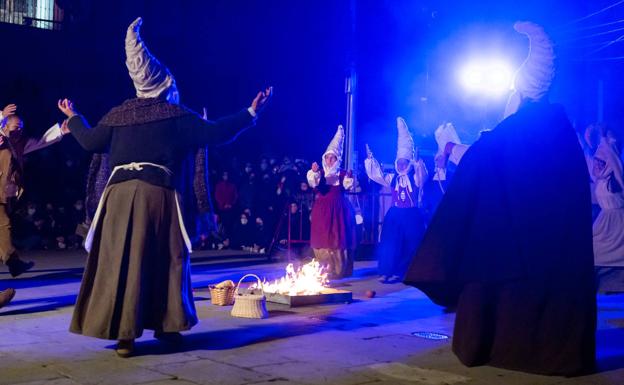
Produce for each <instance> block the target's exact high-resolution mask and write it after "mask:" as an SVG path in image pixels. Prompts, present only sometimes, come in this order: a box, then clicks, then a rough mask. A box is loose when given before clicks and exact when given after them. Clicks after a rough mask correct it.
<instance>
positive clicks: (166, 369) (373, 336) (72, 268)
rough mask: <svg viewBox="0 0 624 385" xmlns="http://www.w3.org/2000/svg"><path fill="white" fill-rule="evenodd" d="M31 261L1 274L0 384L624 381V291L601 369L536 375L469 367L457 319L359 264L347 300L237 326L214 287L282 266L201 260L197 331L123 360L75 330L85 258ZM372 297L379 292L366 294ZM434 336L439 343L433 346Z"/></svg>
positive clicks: (603, 299) (601, 301)
mask: <svg viewBox="0 0 624 385" xmlns="http://www.w3.org/2000/svg"><path fill="white" fill-rule="evenodd" d="M25 259H34V260H35V261H36V262H37V265H36V268H35V269H34V271H32V272H29V273H27V274H24V276H23V277H19V278H18V279H12V278H10V277H9V276H8V274H7V273H6V272H5V271H0V289H3V288H5V287H15V288H16V289H17V296H16V297H15V300H14V302H12V303H11V304H9V305H8V306H6V307H5V308H3V309H0V385H2V384H41V385H76V384H83V385H91V384H130V385H132V384H153V385H161V384H174V385H189V384H195V385H197V384H234V385H239V384H240V385H247V384H258V385H260V384H273V385H275V384H295V385H297V384H332V385H333V384H337V385H340V384H345V385H368V384H375V385H386V384H393V385H402V384H407V385H409V384H426V385H431V384H433V385H437V384H442V383H445V384H449V385H451V384H460V385H463V384H469V385H481V384H488V385H490V384H496V385H498V384H501V385H508V384H509V385H516V384H518V385H519V384H530V385H616V384H617V385H622V384H624V329H623V328H624V295H615V296H598V310H599V313H598V331H597V344H598V353H597V359H598V362H599V365H600V371H599V372H598V373H596V374H593V375H591V376H585V377H577V378H563V377H547V376H536V375H531V374H526V373H521V372H514V371H507V370H503V369H497V368H492V367H487V366H484V367H476V368H467V367H465V366H463V365H462V364H461V363H460V362H459V361H458V360H457V358H456V357H455V356H454V355H453V353H452V352H451V342H452V337H453V323H454V319H455V317H454V314H453V313H449V312H446V311H445V309H443V308H441V307H439V306H436V305H434V304H433V303H431V301H429V299H427V297H426V296H425V295H424V294H423V293H422V292H420V291H418V290H416V289H413V288H409V287H406V286H403V285H401V284H394V285H383V284H380V283H379V282H377V280H376V276H375V262H372V261H358V262H356V265H355V276H354V277H353V278H349V279H346V280H343V281H340V282H334V283H333V285H334V286H335V287H338V288H341V289H347V290H351V291H353V302H351V303H349V304H329V305H314V306H307V307H300V308H289V307H288V306H285V305H279V304H269V305H268V309H269V313H270V317H269V318H268V319H263V320H257V319H244V318H234V317H232V316H231V315H230V311H231V307H227V306H226V307H220V306H214V305H211V303H210V299H209V298H210V293H209V291H208V290H207V285H209V284H213V283H217V282H220V281H222V280H225V279H233V280H238V278H240V277H241V276H242V275H244V274H245V273H256V274H258V275H260V276H261V277H267V279H270V278H277V277H279V276H281V275H282V274H283V271H284V266H285V262H279V261H278V262H273V263H268V262H267V261H266V258H264V257H258V256H257V255H251V256H250V255H237V254H230V255H218V254H215V253H202V252H199V253H194V254H193V257H192V260H193V266H192V268H193V286H194V288H195V290H194V295H195V300H196V302H195V304H196V307H197V312H198V316H199V318H200V323H199V324H198V325H197V326H196V327H195V328H193V330H191V331H189V332H186V333H183V334H184V341H183V343H182V344H180V345H178V346H171V345H163V344H161V343H160V342H159V341H156V340H154V338H153V335H152V332H150V331H146V332H145V334H144V335H143V337H141V338H140V339H138V340H137V342H136V346H137V349H136V356H134V357H131V358H128V359H121V358H118V357H117V356H116V355H115V353H114V346H115V342H114V341H105V340H98V339H94V338H88V337H84V336H80V335H75V334H71V333H69V332H68V330H67V329H68V326H69V322H70V319H71V313H72V307H73V303H74V301H75V298H76V294H77V292H78V288H79V285H80V278H81V274H82V268H83V265H84V261H85V256H84V253H81V252H73V253H72V252H67V253H44V252H42V253H36V254H32V255H28V254H26V255H25ZM367 290H375V291H376V296H375V297H373V298H368V297H366V296H365V292H366V291H367ZM415 332H424V333H423V334H421V335H420V336H417V335H414V334H413V333H415ZM432 333H437V334H432ZM436 336H437V337H439V338H441V339H430V338H431V337H436ZM422 337H429V338H422Z"/></svg>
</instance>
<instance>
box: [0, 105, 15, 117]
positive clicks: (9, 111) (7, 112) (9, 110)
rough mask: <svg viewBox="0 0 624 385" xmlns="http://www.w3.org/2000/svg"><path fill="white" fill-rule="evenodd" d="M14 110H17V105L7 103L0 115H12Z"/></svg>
mask: <svg viewBox="0 0 624 385" xmlns="http://www.w3.org/2000/svg"><path fill="white" fill-rule="evenodd" d="M15 110H17V106H16V105H15V104H9V105H7V106H6V107H4V108H3V109H2V116H4V117H5V118H6V117H7V116H9V115H13V114H14V113H15Z"/></svg>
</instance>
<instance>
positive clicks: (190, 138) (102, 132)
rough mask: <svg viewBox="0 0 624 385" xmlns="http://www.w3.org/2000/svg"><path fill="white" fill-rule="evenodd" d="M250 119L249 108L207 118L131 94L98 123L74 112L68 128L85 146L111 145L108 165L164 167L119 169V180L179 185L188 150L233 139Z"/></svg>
mask: <svg viewBox="0 0 624 385" xmlns="http://www.w3.org/2000/svg"><path fill="white" fill-rule="evenodd" d="M252 124H253V118H252V116H251V115H250V114H249V112H248V111H247V110H242V111H240V112H238V113H237V114H234V115H230V116H227V117H224V118H221V119H218V120H217V121H214V122H211V121H205V120H203V119H202V118H200V117H199V115H197V114H196V113H194V112H192V111H190V110H188V109H186V108H185V107H181V106H177V105H173V104H170V103H168V102H166V101H163V100H159V99H131V100H128V101H126V102H124V103H123V104H122V105H121V106H118V107H115V108H113V109H112V110H111V112H109V113H108V114H107V115H105V116H104V118H102V120H101V121H100V123H98V125H97V126H96V127H93V128H89V125H88V123H87V122H86V120H85V119H84V118H83V117H82V116H80V115H77V116H74V117H72V118H71V119H70V120H69V124H68V126H69V129H70V131H71V133H72V134H73V135H74V137H75V138H76V140H77V141H78V143H80V145H81V146H82V147H83V148H84V149H86V150H87V151H94V152H105V151H106V150H107V149H109V148H110V151H109V153H110V166H111V169H112V168H114V167H115V166H118V165H123V164H127V163H131V162H150V163H155V164H159V165H162V166H165V167H167V168H168V169H169V170H171V171H172V172H173V175H168V174H167V173H165V172H163V171H162V170H161V169H159V168H156V167H149V166H146V167H144V168H143V170H141V171H136V170H119V171H117V172H116V173H115V175H114V176H113V178H112V179H111V182H110V183H111V184H112V183H119V182H123V181H126V180H130V179H141V180H143V181H145V182H148V183H151V184H154V185H157V186H162V187H167V188H178V187H183V186H181V176H182V175H183V173H182V167H183V163H184V161H185V159H187V158H188V156H189V154H192V152H193V151H194V150H196V149H197V148H199V147H201V146H206V145H210V144H222V143H226V142H228V141H231V140H232V139H233V138H235V137H236V136H237V135H238V134H239V133H240V132H242V130H243V129H244V128H246V127H248V126H250V125H252Z"/></svg>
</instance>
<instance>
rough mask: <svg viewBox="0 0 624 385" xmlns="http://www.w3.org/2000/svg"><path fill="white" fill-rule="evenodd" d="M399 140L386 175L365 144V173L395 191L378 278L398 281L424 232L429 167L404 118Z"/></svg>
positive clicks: (386, 221) (381, 247) (399, 125)
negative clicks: (420, 157)
mask: <svg viewBox="0 0 624 385" xmlns="http://www.w3.org/2000/svg"><path fill="white" fill-rule="evenodd" d="M397 130H398V134H399V136H398V143H397V155H396V159H395V161H394V168H395V171H396V173H388V174H384V172H383V171H382V169H381V166H380V165H379V162H378V161H377V160H376V159H375V158H374V157H373V153H372V152H371V151H370V149H369V148H368V145H367V146H366V147H367V148H366V150H367V153H368V158H367V159H366V160H364V168H365V169H366V175H368V177H369V178H370V179H371V180H372V181H374V182H377V183H379V184H380V185H382V186H385V187H390V189H391V191H392V207H390V209H389V210H388V212H387V213H386V216H385V217H384V222H383V229H382V230H381V241H380V243H379V247H378V249H377V258H378V261H379V262H378V263H379V275H380V277H379V281H380V282H382V283H396V282H400V281H401V280H403V278H404V276H405V272H406V271H407V266H408V265H409V263H410V261H411V259H412V256H413V255H414V253H415V252H416V249H417V248H418V245H419V244H420V241H421V240H422V237H423V235H424V232H425V218H424V216H423V215H422V212H421V207H422V192H423V186H424V185H425V182H426V181H427V168H426V167H425V163H424V162H423V161H422V159H419V158H418V154H417V152H416V151H415V150H414V140H413V139H412V135H411V134H410V132H409V129H408V128H407V124H406V123H405V120H404V119H403V118H400V117H399V118H397Z"/></svg>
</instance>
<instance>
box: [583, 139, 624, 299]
mask: <svg viewBox="0 0 624 385" xmlns="http://www.w3.org/2000/svg"><path fill="white" fill-rule="evenodd" d="M590 164H591V169H590V175H591V177H592V181H593V182H594V192H595V197H596V201H597V202H598V205H600V213H599V214H598V217H597V218H596V220H595V221H594V226H593V236H594V243H593V244H594V264H595V266H596V267H595V269H596V278H597V289H598V292H600V293H619V292H624V168H623V167H622V160H621V158H620V149H619V148H618V146H617V143H616V141H615V139H614V138H613V137H609V136H607V132H606V130H605V132H603V136H602V137H601V138H600V144H599V145H598V148H597V149H596V152H595V153H594V154H593V156H591V157H590Z"/></svg>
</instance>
